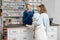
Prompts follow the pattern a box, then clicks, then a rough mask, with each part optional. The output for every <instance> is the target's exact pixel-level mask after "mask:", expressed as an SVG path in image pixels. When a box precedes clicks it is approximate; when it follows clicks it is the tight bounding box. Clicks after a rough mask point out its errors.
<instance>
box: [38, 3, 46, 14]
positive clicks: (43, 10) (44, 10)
mask: <svg viewBox="0 0 60 40" xmlns="http://www.w3.org/2000/svg"><path fill="white" fill-rule="evenodd" d="M38 7H39V8H40V9H41V10H40V14H41V13H47V10H46V8H45V5H44V4H41V5H39V6H38Z"/></svg>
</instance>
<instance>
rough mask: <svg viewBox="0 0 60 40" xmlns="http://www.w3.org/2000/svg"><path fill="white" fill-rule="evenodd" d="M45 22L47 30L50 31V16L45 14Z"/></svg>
mask: <svg viewBox="0 0 60 40" xmlns="http://www.w3.org/2000/svg"><path fill="white" fill-rule="evenodd" d="M43 24H44V26H45V30H46V32H48V31H49V17H48V15H44V17H43Z"/></svg>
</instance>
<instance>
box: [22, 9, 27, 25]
mask: <svg viewBox="0 0 60 40" xmlns="http://www.w3.org/2000/svg"><path fill="white" fill-rule="evenodd" d="M26 16H27V14H26V10H25V11H24V12H23V20H22V21H23V24H24V23H25V20H26Z"/></svg>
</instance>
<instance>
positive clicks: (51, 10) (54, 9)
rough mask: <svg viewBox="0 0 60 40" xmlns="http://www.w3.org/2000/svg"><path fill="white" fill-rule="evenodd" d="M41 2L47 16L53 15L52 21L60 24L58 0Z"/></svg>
mask: <svg viewBox="0 0 60 40" xmlns="http://www.w3.org/2000/svg"><path fill="white" fill-rule="evenodd" d="M42 3H43V4H45V6H46V7H47V10H48V15H49V17H50V18H51V17H53V18H54V19H53V22H54V23H57V24H60V18H59V17H60V15H59V14H60V5H59V4H60V0H45V1H44V0H43V1H42Z"/></svg>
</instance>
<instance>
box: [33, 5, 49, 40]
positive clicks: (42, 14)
mask: <svg viewBox="0 0 60 40" xmlns="http://www.w3.org/2000/svg"><path fill="white" fill-rule="evenodd" d="M36 15H37V16H36ZM34 19H35V20H34ZM33 24H35V26H36V27H35V40H47V35H46V34H47V33H48V30H49V17H48V15H47V10H46V8H45V6H44V5H43V4H41V5H39V6H38V13H35V14H34V17H33Z"/></svg>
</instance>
